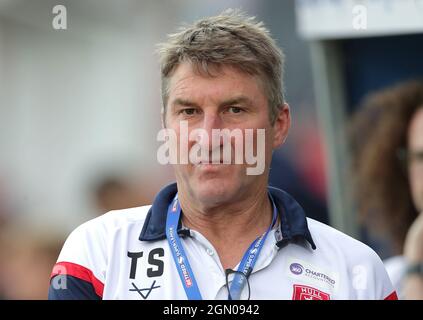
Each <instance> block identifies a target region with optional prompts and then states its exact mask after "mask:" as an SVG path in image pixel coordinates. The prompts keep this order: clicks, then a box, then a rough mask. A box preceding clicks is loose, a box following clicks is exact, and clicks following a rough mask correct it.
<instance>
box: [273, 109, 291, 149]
mask: <svg viewBox="0 0 423 320" xmlns="http://www.w3.org/2000/svg"><path fill="white" fill-rule="evenodd" d="M290 127H291V113H290V111H289V105H288V104H287V103H284V104H283V105H282V107H281V108H280V109H279V113H278V116H277V117H276V119H275V123H274V125H273V133H274V135H273V149H276V148H278V147H280V146H281V145H282V144H284V142H285V140H286V138H287V136H288V131H289V128H290Z"/></svg>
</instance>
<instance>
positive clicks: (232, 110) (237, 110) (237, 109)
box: [228, 106, 244, 113]
mask: <svg viewBox="0 0 423 320" xmlns="http://www.w3.org/2000/svg"><path fill="white" fill-rule="evenodd" d="M228 111H229V113H241V112H242V111H244V110H243V109H242V108H240V107H236V106H231V107H229V108H228Z"/></svg>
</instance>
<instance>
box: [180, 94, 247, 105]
mask: <svg viewBox="0 0 423 320" xmlns="http://www.w3.org/2000/svg"><path fill="white" fill-rule="evenodd" d="M172 104H173V105H179V106H184V107H194V108H199V107H200V106H199V105H198V104H197V103H195V102H194V101H190V100H188V99H183V98H177V99H175V100H174V101H173V103H172ZM232 104H246V105H247V106H251V105H252V104H253V103H252V101H251V99H249V98H247V97H246V96H238V97H234V98H230V99H227V100H224V101H222V102H221V103H219V107H225V106H228V105H232Z"/></svg>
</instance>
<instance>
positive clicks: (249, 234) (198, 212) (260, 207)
mask: <svg viewBox="0 0 423 320" xmlns="http://www.w3.org/2000/svg"><path fill="white" fill-rule="evenodd" d="M178 198H179V201H180V204H181V208H182V211H183V217H182V219H183V220H182V221H183V223H184V225H185V226H187V227H188V228H190V229H193V230H196V231H199V232H200V233H201V234H202V235H204V236H205V237H206V238H207V240H208V241H209V242H210V243H211V244H212V245H213V246H214V248H215V249H216V250H217V253H218V254H219V257H220V260H221V262H222V265H223V267H224V268H233V267H235V265H236V264H237V263H238V262H239V261H240V259H241V257H242V255H243V254H244V252H245V251H246V249H247V248H248V247H249V245H250V244H251V243H252V242H253V241H254V240H255V239H256V238H257V237H259V236H260V235H262V234H263V233H264V232H266V230H267V229H268V228H269V225H270V223H271V221H272V211H273V209H272V205H271V202H270V200H269V197H268V194H267V188H265V189H264V190H263V191H262V192H259V193H254V195H253V196H248V197H246V198H244V199H239V200H236V201H232V202H231V203H229V204H222V205H219V206H215V207H211V208H210V207H202V206H199V205H195V203H194V202H190V201H188V199H187V198H186V197H185V194H184V193H181V194H178ZM187 204H189V205H187ZM228 244H230V245H228Z"/></svg>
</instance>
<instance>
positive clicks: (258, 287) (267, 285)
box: [49, 184, 396, 300]
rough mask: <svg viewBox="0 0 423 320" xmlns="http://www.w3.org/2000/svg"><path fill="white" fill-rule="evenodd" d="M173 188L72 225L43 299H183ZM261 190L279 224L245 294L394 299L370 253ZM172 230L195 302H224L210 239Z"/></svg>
mask: <svg viewBox="0 0 423 320" xmlns="http://www.w3.org/2000/svg"><path fill="white" fill-rule="evenodd" d="M176 192H177V187H176V184H172V185H169V186H167V187H166V188H164V189H163V190H162V191H161V192H160V193H159V194H158V195H157V197H156V199H155V201H154V203H153V205H152V206H144V207H138V208H132V209H125V210H117V211H112V212H109V213H107V214H105V215H103V216H100V217H98V218H96V219H93V220H91V221H88V222H86V223H84V224H82V225H81V226H79V227H78V228H77V229H75V230H74V231H73V232H72V233H71V235H70V236H69V237H68V239H67V240H66V243H65V245H64V247H63V249H62V251H61V253H60V256H59V258H58V260H57V264H56V265H55V267H54V269H53V273H52V279H51V284H50V289H49V299H138V300H147V299H148V300H151V299H187V296H186V293H185V290H184V287H183V285H182V283H181V279H180V277H179V274H178V270H177V268H176V266H175V262H174V260H173V256H172V252H171V250H170V247H169V244H168V241H167V239H166V232H165V231H166V230H165V226H166V215H167V208H168V205H169V203H170V202H171V201H172V199H173V197H174V196H175V194H176ZM269 192H270V193H271V195H272V197H273V199H274V201H275V205H276V208H277V210H278V214H279V218H280V221H281V223H280V224H279V225H278V226H276V227H275V228H274V229H273V230H271V231H270V233H269V235H268V237H267V238H266V241H265V242H264V245H263V248H262V250H261V252H260V255H259V256H258V259H257V262H256V264H255V266H254V269H253V271H252V273H251V275H250V277H249V284H250V294H251V299H299V300H310V299H314V300H316V299H318V300H329V299H330V300H335V299H396V293H395V291H394V289H393V287H392V284H391V282H390V280H389V277H388V275H387V273H386V270H385V268H384V266H383V263H382V261H381V260H380V258H379V257H378V256H377V254H376V253H375V252H374V251H373V250H371V249H370V248H369V247H367V246H366V245H364V244H363V243H361V242H359V241H357V240H354V239H353V238H351V237H349V236H347V235H345V234H343V233H341V232H339V231H337V230H335V229H333V228H331V227H329V226H327V225H324V224H322V223H319V222H317V221H315V220H312V219H309V218H306V217H305V214H304V212H303V210H302V209H301V207H300V206H299V205H298V203H297V202H296V201H295V200H294V199H293V198H292V197H291V196H289V195H288V194H287V193H285V192H284V191H282V190H279V189H275V188H271V187H269ZM178 234H179V235H180V237H181V241H182V243H183V246H184V248H185V251H186V254H187V258H188V260H189V263H190V265H191V268H192V271H193V273H194V275H195V278H196V280H197V284H198V287H199V290H200V292H201V296H202V297H203V299H209V300H212V299H223V300H226V299H227V298H228V290H227V287H226V277H225V270H224V269H223V267H222V265H221V263H220V260H219V257H218V255H217V253H216V250H215V249H214V248H213V246H212V245H211V243H210V242H209V241H208V240H207V239H206V238H205V237H204V236H203V235H202V234H200V233H199V232H197V231H195V230H189V229H186V228H184V227H182V226H181V222H180V223H179V228H178ZM228 245H230V244H228Z"/></svg>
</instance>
